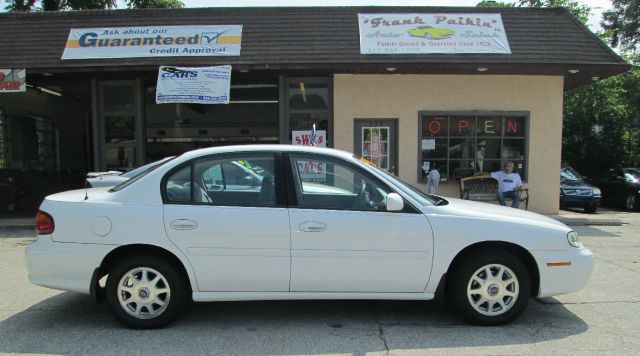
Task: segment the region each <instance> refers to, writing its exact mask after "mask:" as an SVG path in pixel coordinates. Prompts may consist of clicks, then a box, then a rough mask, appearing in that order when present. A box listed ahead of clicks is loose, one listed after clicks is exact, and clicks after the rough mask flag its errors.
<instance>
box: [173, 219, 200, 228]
mask: <svg viewBox="0 0 640 356" xmlns="http://www.w3.org/2000/svg"><path fill="white" fill-rule="evenodd" d="M169 226H171V228H172V229H174V230H193V229H196V228H197V227H198V222H196V221H193V220H190V219H176V220H173V221H172V222H171V223H170V224H169Z"/></svg>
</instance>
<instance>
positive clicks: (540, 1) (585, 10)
mask: <svg viewBox="0 0 640 356" xmlns="http://www.w3.org/2000/svg"><path fill="white" fill-rule="evenodd" d="M519 5H520V6H526V7H564V8H565V9H567V10H569V12H571V13H572V14H573V15H574V16H575V17H577V18H578V20H580V22H582V23H583V24H586V23H587V22H589V15H591V7H589V6H588V5H585V4H583V3H581V2H580V1H578V0H520V1H519Z"/></svg>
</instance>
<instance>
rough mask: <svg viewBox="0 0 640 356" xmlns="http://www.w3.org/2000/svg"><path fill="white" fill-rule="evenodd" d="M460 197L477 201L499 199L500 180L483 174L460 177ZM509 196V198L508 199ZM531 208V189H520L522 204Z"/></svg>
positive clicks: (527, 208) (526, 207)
mask: <svg viewBox="0 0 640 356" xmlns="http://www.w3.org/2000/svg"><path fill="white" fill-rule="evenodd" d="M460 198H461V199H466V200H475V201H498V181H497V180H495V178H493V177H491V176H488V175H482V176H473V177H466V178H462V179H460ZM508 199H509V198H507V200H508ZM523 203H524V208H525V209H526V210H529V189H528V188H524V189H523V190H522V191H520V204H523Z"/></svg>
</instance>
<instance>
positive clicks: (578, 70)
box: [569, 69, 580, 74]
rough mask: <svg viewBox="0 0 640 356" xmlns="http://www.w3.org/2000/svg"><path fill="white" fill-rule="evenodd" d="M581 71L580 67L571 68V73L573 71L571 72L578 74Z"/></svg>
mask: <svg viewBox="0 0 640 356" xmlns="http://www.w3.org/2000/svg"><path fill="white" fill-rule="evenodd" d="M579 72H580V69H569V73H571V74H576V73H579Z"/></svg>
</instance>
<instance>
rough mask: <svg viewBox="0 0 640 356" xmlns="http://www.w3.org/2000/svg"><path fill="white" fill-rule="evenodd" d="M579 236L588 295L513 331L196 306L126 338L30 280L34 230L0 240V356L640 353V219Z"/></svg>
mask: <svg viewBox="0 0 640 356" xmlns="http://www.w3.org/2000/svg"><path fill="white" fill-rule="evenodd" d="M623 219H624V223H625V224H623V225H622V226H580V227H576V228H575V229H576V230H577V231H578V232H579V233H580V234H581V235H582V238H583V243H585V244H586V245H587V246H588V247H590V248H591V249H592V250H593V251H594V252H595V254H596V265H595V271H594V274H593V276H592V279H591V281H590V283H589V285H588V287H587V288H586V289H585V290H583V291H580V292H578V293H575V294H570V295H566V296H559V297H557V298H548V299H544V300H534V299H532V300H531V301H530V304H529V307H528V309H527V310H526V312H525V313H524V314H523V315H522V317H520V318H519V319H518V320H517V321H516V322H514V323H512V324H510V325H507V326H502V327H475V326H469V325H466V324H465V323H464V322H463V321H461V320H459V319H457V318H456V317H454V316H452V315H451V314H449V313H448V312H447V311H446V310H444V309H443V308H442V307H440V306H438V305H437V304H435V303H431V302H398V301H279V302H241V303H240V302H233V303H207V304H195V305H194V306H193V307H192V308H191V309H190V310H189V311H188V312H186V314H185V315H183V316H182V317H181V318H180V319H179V320H178V321H177V322H176V323H174V324H172V325H171V326H169V327H168V328H165V329H162V330H155V331H136V330H128V329H126V328H124V327H122V326H121V325H120V324H118V323H117V322H116V321H115V320H114V319H113V318H112V316H111V315H110V313H109V312H108V310H107V308H106V306H105V305H104V304H102V305H96V304H95V303H93V301H92V300H91V298H90V297H88V296H84V295H77V294H72V293H66V292H58V291H54V290H49V289H45V288H41V287H37V286H34V285H31V284H30V283H28V281H27V276H26V268H25V264H24V247H25V245H26V244H28V243H29V241H31V240H32V239H33V238H34V233H32V232H30V231H4V232H0V270H1V271H2V274H1V276H0V353H2V354H5V353H26V354H91V355H96V354H128V355H134V354H158V353H159V354H224V355H232V354H286V355H293V354H302V355H317V354H344V355H378V354H387V353H388V354H403V355H404V354H426V353H432V354H439V355H440V354H464V355H469V354H483V355H486V354H491V355H497V354H499V355H505V354H597V355H601V354H612V355H620V354H640V338H639V337H638V336H637V335H638V330H640V292H639V288H640V274H639V273H640V263H639V261H640V213H631V214H625V215H624V218H623Z"/></svg>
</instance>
